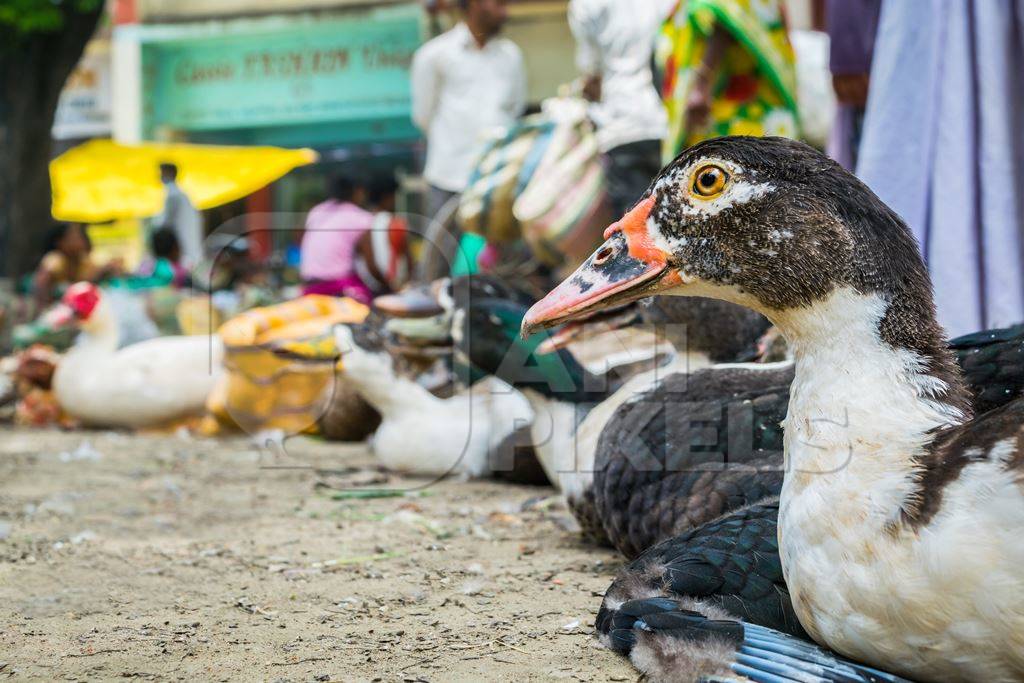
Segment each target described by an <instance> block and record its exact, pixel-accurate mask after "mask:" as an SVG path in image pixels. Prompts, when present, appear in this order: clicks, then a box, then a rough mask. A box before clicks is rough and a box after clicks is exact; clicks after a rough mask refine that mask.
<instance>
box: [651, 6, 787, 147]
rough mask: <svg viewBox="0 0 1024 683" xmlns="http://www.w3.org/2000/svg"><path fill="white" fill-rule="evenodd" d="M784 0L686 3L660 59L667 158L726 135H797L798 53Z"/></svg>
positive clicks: (665, 33)
mask: <svg viewBox="0 0 1024 683" xmlns="http://www.w3.org/2000/svg"><path fill="white" fill-rule="evenodd" d="M780 5H781V3H780V2H779V0H681V2H679V3H677V5H676V7H675V9H674V10H673V11H672V14H671V15H670V16H669V18H668V20H666V22H665V24H664V25H663V26H662V32H661V35H660V36H659V39H658V47H657V53H656V60H657V62H658V66H659V67H660V71H661V74H662V78H661V91H662V99H663V100H664V102H665V106H666V109H667V110H668V116H669V134H668V137H667V138H666V139H665V144H664V147H663V153H664V158H665V161H668V160H670V159H672V158H673V157H675V156H676V155H677V154H678V153H679V152H680V151H682V150H683V149H685V148H686V147H689V146H690V145H692V144H694V143H697V142H700V141H701V140H704V139H707V138H712V137H717V136H720V135H783V136H786V137H797V135H798V134H799V127H798V118H797V107H796V72H795V68H794V57H793V49H792V47H791V46H790V43H789V39H788V37H787V35H786V25H785V19H784V16H783V12H782V9H781V7H780Z"/></svg>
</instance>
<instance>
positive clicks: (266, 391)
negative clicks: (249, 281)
mask: <svg viewBox="0 0 1024 683" xmlns="http://www.w3.org/2000/svg"><path fill="white" fill-rule="evenodd" d="M368 313H369V309H368V308H367V307H366V306H364V305H362V304H360V303H358V302H356V301H353V300H352V299H337V298H334V297H330V296H318V295H310V296H304V297H302V298H300V299H296V300H294V301H289V302H286V303H283V304H279V305H277V306H268V307H266V308H254V309H252V310H250V311H246V312H245V313H242V314H241V315H238V316H236V317H234V318H232V319H231V320H229V321H227V322H226V323H224V325H222V326H221V328H220V329H219V330H218V332H217V333H218V335H219V336H220V338H221V340H222V341H223V342H224V369H225V373H224V376H223V378H222V379H221V384H220V386H218V387H217V389H215V390H214V391H213V392H212V393H211V395H210V399H209V401H208V402H207V409H208V410H209V411H210V413H211V414H212V415H213V416H214V417H215V418H216V420H217V422H218V424H219V425H220V427H221V428H232V427H237V428H241V429H242V430H244V431H245V432H247V433H249V434H255V433H257V432H260V431H267V430H282V431H284V432H285V433H286V434H297V433H300V432H313V431H316V423H317V419H318V418H319V417H320V415H321V414H322V413H323V412H324V410H325V409H326V406H327V402H328V401H329V399H330V394H331V389H332V387H333V386H334V381H335V380H334V365H335V363H334V360H333V359H330V358H324V359H317V360H311V361H300V360H296V359H294V358H284V357H281V356H279V355H276V354H275V353H274V351H273V349H274V348H275V346H276V345H278V344H279V343H281V342H284V341H294V340H303V339H313V338H316V337H319V336H323V335H325V334H329V333H330V330H331V328H332V327H333V326H334V325H336V324H339V323H359V322H362V321H363V320H364V319H365V318H366V316H367V314H368Z"/></svg>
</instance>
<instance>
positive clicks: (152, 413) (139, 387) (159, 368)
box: [50, 282, 223, 428]
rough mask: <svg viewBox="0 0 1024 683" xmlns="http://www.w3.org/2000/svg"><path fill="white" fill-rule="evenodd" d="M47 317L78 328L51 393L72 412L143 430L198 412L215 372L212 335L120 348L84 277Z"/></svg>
mask: <svg viewBox="0 0 1024 683" xmlns="http://www.w3.org/2000/svg"><path fill="white" fill-rule="evenodd" d="M50 315H51V316H52V317H53V318H54V321H55V322H56V323H58V324H73V323H74V324H77V325H78V326H79V328H80V329H81V330H82V334H81V335H80V336H79V339H78V341H77V342H76V343H75V345H74V346H73V347H72V348H71V349H70V350H69V351H68V352H67V353H66V354H65V355H64V357H63V358H62V359H61V360H60V362H59V363H58V365H57V369H56V370H55V372H54V375H53V391H54V395H55V396H56V397H57V400H58V402H59V403H60V405H61V408H63V409H64V411H65V412H66V413H68V414H69V415H71V416H72V417H74V418H76V419H77V420H79V421H81V422H82V423H83V424H86V425H91V426H97V427H125V428H145V427H162V426H166V425H169V424H171V423H173V422H175V421H176V420H179V419H181V418H186V417H191V416H198V415H202V414H203V411H204V410H205V408H206V398H207V396H208V395H209V394H210V391H212V390H213V387H214V385H215V384H216V382H217V379H218V377H219V375H220V372H221V360H222V356H223V347H222V345H221V342H220V338H219V337H217V336H216V335H214V336H212V337H208V336H194V337H184V336H172V337H157V338H155V339H148V340H146V341H142V342H138V343H136V344H132V345H130V346H126V347H124V348H120V349H119V348H118V341H119V333H118V324H117V319H116V316H115V314H114V311H113V309H112V308H111V306H110V304H109V302H108V301H107V300H106V297H105V296H104V295H103V293H102V292H101V291H100V289H99V288H98V287H96V285H94V284H92V283H89V282H79V283H76V284H74V285H71V286H70V287H68V289H67V291H66V292H65V293H64V297H63V299H62V303H61V305H60V306H58V307H57V308H56V309H54V310H53V311H52V312H51V314H50ZM58 318H59V320H58Z"/></svg>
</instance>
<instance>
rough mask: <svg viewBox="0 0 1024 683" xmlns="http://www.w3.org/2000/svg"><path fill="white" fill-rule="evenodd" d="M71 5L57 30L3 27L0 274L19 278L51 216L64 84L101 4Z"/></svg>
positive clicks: (31, 265)
mask: <svg viewBox="0 0 1024 683" xmlns="http://www.w3.org/2000/svg"><path fill="white" fill-rule="evenodd" d="M96 5H97V6H96V8H95V9H93V10H86V11H75V10H72V9H69V10H67V11H66V12H65V20H64V25H63V27H61V29H60V30H58V31H54V32H52V33H34V34H29V35H17V34H15V33H14V32H13V30H12V29H9V28H3V29H0V44H3V47H0V274H2V275H7V276H9V277H15V278H16V277H19V276H21V275H24V274H25V273H27V272H30V271H31V270H32V269H33V268H34V267H35V265H36V261H37V260H38V258H39V256H41V253H40V252H41V249H42V246H43V245H42V242H43V239H44V238H45V235H46V232H47V229H48V227H49V226H50V225H51V223H52V222H53V219H52V217H51V214H50V206H51V201H52V197H51V188H50V154H51V149H52V138H51V133H50V130H51V128H52V127H53V117H54V113H55V112H56V109H57V99H58V98H59V97H60V91H61V88H63V87H64V82H65V81H66V80H67V77H68V76H69V75H70V74H71V71H72V70H73V69H74V67H75V65H76V64H77V63H78V60H79V58H81V56H82V52H83V50H84V49H85V45H86V43H87V42H88V41H89V38H91V37H92V34H93V32H94V31H95V30H96V24H97V22H98V20H99V17H100V15H101V14H102V11H103V3H96Z"/></svg>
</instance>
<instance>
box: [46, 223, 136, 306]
mask: <svg viewBox="0 0 1024 683" xmlns="http://www.w3.org/2000/svg"><path fill="white" fill-rule="evenodd" d="M90 252H92V243H91V242H90V241H89V235H88V234H87V233H86V231H85V226H83V225H82V224H81V223H58V224H57V225H55V226H53V227H52V228H51V229H50V231H49V233H48V234H47V239H46V251H45V252H44V254H43V257H42V259H40V261H39V266H38V267H37V268H36V272H35V274H34V275H33V276H32V290H33V295H34V299H35V306H36V311H37V312H40V311H42V310H43V309H44V308H46V307H47V306H48V305H49V304H50V303H52V302H53V301H55V300H57V299H58V298H59V297H60V295H61V294H62V293H63V291H64V289H66V288H67V286H68V285H71V284H74V283H75V282H79V281H80V280H87V281H89V282H99V281H100V280H102V279H104V278H105V277H107V276H108V275H111V274H113V273H116V272H117V271H118V270H120V266H119V264H117V263H113V264H110V265H108V266H105V267H102V268H101V267H99V266H97V265H96V263H95V262H94V261H93V260H92V258H91V257H90Z"/></svg>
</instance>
